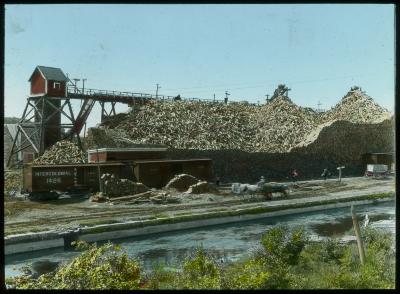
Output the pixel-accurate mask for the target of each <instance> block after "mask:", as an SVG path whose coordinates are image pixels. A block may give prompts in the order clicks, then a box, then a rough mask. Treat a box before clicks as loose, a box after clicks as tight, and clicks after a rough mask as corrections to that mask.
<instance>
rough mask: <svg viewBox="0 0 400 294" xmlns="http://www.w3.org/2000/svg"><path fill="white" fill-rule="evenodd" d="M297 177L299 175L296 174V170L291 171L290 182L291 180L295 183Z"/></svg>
mask: <svg viewBox="0 0 400 294" xmlns="http://www.w3.org/2000/svg"><path fill="white" fill-rule="evenodd" d="M298 176H299V173H298V172H297V170H296V169H294V170H293V171H292V180H293V182H297V178H298Z"/></svg>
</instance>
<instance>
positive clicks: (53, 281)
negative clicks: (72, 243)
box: [6, 242, 140, 290]
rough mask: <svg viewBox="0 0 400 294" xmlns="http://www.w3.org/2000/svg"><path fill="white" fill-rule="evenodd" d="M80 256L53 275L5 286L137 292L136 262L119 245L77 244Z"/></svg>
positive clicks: (11, 281)
mask: <svg viewBox="0 0 400 294" xmlns="http://www.w3.org/2000/svg"><path fill="white" fill-rule="evenodd" d="M76 247H77V249H83V250H84V251H83V252H82V254H81V255H79V256H78V257H76V258H74V259H73V260H72V261H71V262H69V263H67V264H65V265H62V266H61V267H60V268H59V269H58V270H57V271H56V273H54V274H53V273H49V274H45V275H42V276H40V277H39V278H38V279H34V278H32V277H30V276H27V275H23V276H21V277H16V278H14V279H8V280H7V281H6V282H7V284H9V285H10V287H12V288H18V289H74V290H81V289H96V290H100V289H138V288H139V287H140V269H139V265H138V263H137V262H136V261H135V260H132V259H130V258H128V256H127V254H126V253H121V252H120V248H119V246H118V245H113V244H111V243H107V244H105V245H103V246H100V247H97V246H96V244H94V245H88V244H86V243H84V242H78V243H77V246H76Z"/></svg>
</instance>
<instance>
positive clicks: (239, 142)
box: [106, 89, 390, 153]
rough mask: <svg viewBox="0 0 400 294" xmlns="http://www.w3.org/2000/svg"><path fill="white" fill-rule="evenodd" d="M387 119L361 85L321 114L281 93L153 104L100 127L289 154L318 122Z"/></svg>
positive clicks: (148, 137)
mask: <svg viewBox="0 0 400 294" xmlns="http://www.w3.org/2000/svg"><path fill="white" fill-rule="evenodd" d="M388 117H390V114H389V113H388V112H387V111H386V110H385V109H383V108H382V107H380V106H379V105H378V104H376V103H375V102H374V101H373V100H372V98H370V97H368V96H367V95H366V94H365V93H364V92H362V91H361V89H352V90H351V91H349V92H348V93H347V94H346V95H345V96H344V97H343V99H342V100H341V101H340V102H339V103H338V104H337V105H336V106H335V107H333V108H332V109H331V110H329V111H327V112H324V113H319V112H316V111H314V110H312V109H310V108H304V107H300V106H297V105H296V104H294V103H293V102H292V101H291V100H290V99H289V98H288V97H286V96H278V97H276V98H275V99H273V101H272V102H270V103H268V104H264V105H261V106H257V105H251V104H248V103H247V104H246V103H229V104H221V103H206V102H188V101H171V102H155V103H152V104H148V105H144V106H141V107H140V108H135V109H134V110H133V111H131V112H130V113H128V114H126V115H124V116H120V117H118V122H117V123H109V124H108V127H106V129H107V130H108V131H109V132H110V131H113V132H115V133H116V134H118V136H117V137H119V136H122V137H125V138H126V139H127V140H129V141H130V142H132V143H136V144H140V143H151V144H164V145H167V146H169V147H171V148H176V149H197V150H220V149H237V150H243V151H248V152H271V153H276V152H289V151H290V150H291V149H292V148H293V147H295V146H298V145H299V144H301V143H302V142H303V143H304V142H305V140H307V138H308V137H309V136H310V134H311V133H313V132H314V133H317V136H318V133H319V131H318V130H319V129H321V124H326V123H328V122H331V121H337V120H343V121H349V122H355V123H364V124H365V123H367V124H371V123H378V122H381V121H383V120H384V119H385V118H388ZM118 140H121V138H119V139H118ZM127 142H128V141H127Z"/></svg>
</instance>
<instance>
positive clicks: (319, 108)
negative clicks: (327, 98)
mask: <svg viewBox="0 0 400 294" xmlns="http://www.w3.org/2000/svg"><path fill="white" fill-rule="evenodd" d="M317 105H318V112H321V107H320V106H321V105H322V104H321V102H320V101H319V100H318V104H317Z"/></svg>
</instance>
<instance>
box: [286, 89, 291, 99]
mask: <svg viewBox="0 0 400 294" xmlns="http://www.w3.org/2000/svg"><path fill="white" fill-rule="evenodd" d="M289 91H292V89H289V88H288V89H287V90H286V97H288V98H289Z"/></svg>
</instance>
